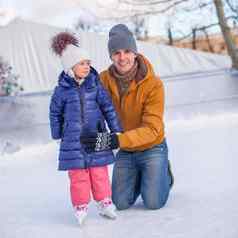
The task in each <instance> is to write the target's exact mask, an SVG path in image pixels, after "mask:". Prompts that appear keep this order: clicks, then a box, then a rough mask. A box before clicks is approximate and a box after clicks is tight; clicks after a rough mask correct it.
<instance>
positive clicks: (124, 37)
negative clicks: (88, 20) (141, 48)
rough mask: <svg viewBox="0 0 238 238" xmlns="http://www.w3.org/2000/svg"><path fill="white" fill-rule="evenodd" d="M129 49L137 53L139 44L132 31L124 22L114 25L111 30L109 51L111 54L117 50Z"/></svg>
mask: <svg viewBox="0 0 238 238" xmlns="http://www.w3.org/2000/svg"><path fill="white" fill-rule="evenodd" d="M122 49H127V50H131V51H133V52H134V53H137V46H136V41H135V38H134V37H133V34H132V32H131V31H130V30H129V29H128V27H127V26H126V25H124V24H118V25H115V26H113V27H112V29H111V30H110V32H109V40H108V51H109V54H110V56H111V55H112V54H113V53H114V52H116V51H117V50H122Z"/></svg>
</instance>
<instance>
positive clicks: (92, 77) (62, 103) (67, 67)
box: [50, 32, 121, 225]
mask: <svg viewBox="0 0 238 238" xmlns="http://www.w3.org/2000/svg"><path fill="white" fill-rule="evenodd" d="M51 46H52V49H53V51H54V52H55V54H56V55H57V56H58V57H59V58H60V59H61V62H62V66H63V71H62V72H61V74H60V75H59V80H58V86H56V88H55V90H54V93H53V96H52V98H51V103H50V127H51V134H52V138H53V139H60V140H61V142H60V151H59V167H58V168H59V170H67V171H68V175H69V179H70V193H71V201H72V205H73V207H74V210H75V215H76V218H77V220H78V223H79V224H80V225H81V224H82V223H83V222H84V220H85V218H86V215H87V210H88V204H89V202H90V193H91V192H92V195H93V198H94V200H95V201H97V204H98V209H99V214H100V215H103V216H106V217H108V218H111V219H115V218H116V213H115V207H114V205H113V204H112V201H111V186H110V181H109V175H108V168H107V165H108V164H111V163H113V162H114V159H115V158H114V155H113V152H112V150H110V149H108V150H104V151H102V152H93V153H87V151H85V148H84V146H83V145H82V144H81V143H80V135H81V134H82V133H84V132H87V133H88V132H92V133H95V132H98V131H99V132H102V134H103V132H106V125H105V122H104V121H105V120H106V122H107V124H108V127H109V129H110V130H111V131H112V132H114V133H117V132H120V131H121V127H120V123H119V121H118V119H117V115H116V112H115V110H114V107H113V105H112V102H111V99H110V97H109V95H108V94H107V92H106V91H105V89H104V88H103V86H102V85H101V83H100V81H99V76H98V73H97V71H96V70H95V69H94V68H93V67H92V66H91V62H90V60H89V59H90V57H89V54H88V52H87V51H86V50H85V49H82V48H81V47H79V43H78V39H77V38H76V37H75V36H74V35H73V34H71V33H68V32H61V33H59V34H57V35H56V36H55V37H54V38H53V40H52V45H51ZM112 143H118V141H114V142H112Z"/></svg>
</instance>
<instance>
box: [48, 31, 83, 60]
mask: <svg viewBox="0 0 238 238" xmlns="http://www.w3.org/2000/svg"><path fill="white" fill-rule="evenodd" d="M78 43H79V42H78V39H77V38H76V37H75V36H74V35H73V34H71V33H69V32H60V33H59V34H57V35H56V36H54V37H53V39H52V44H51V48H52V50H53V51H54V53H55V54H56V55H59V56H62V53H63V51H64V50H65V48H66V47H67V45H70V44H72V45H75V46H78Z"/></svg>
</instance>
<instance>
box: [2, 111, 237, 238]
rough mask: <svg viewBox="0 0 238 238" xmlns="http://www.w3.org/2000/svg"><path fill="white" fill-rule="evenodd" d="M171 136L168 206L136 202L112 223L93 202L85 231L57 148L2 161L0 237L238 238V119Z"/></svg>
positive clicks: (25, 151) (171, 128)
mask: <svg viewBox="0 0 238 238" xmlns="http://www.w3.org/2000/svg"><path fill="white" fill-rule="evenodd" d="M166 130H167V141H168V145H169V150H170V151H169V157H170V160H171V163H172V167H173V172H174V175H175V185H174V187H173V189H172V191H171V194H170V197H169V200H168V203H167V205H166V206H165V207H164V208H163V209H160V210H156V211H148V210H145V209H144V208H143V206H142V203H141V201H140V200H138V202H137V203H136V205H135V206H134V207H132V208H131V209H128V210H126V211H120V212H118V219H117V220H115V221H111V220H106V219H104V218H102V217H100V216H99V215H98V214H97V210H96V207H95V204H93V203H92V204H91V207H90V210H89V217H88V219H87V221H86V224H85V226H84V227H83V228H79V227H78V225H77V223H76V220H75V218H74V216H73V211H72V208H71V204H70V199H69V188H68V177H67V174H66V173H65V172H59V171H57V170H56V168H57V160H56V157H57V152H56V151H57V146H58V145H57V144H56V143H55V142H52V143H50V144H46V145H35V146H31V147H24V148H22V149H21V150H20V151H18V152H16V153H14V154H6V155H2V156H1V155H0V185H1V189H0V237H1V238H23V237H24V238H28V237H29V238H38V237H39V238H42V237H44V238H47V237H49V238H52V237H58V238H61V237H62V238H63V237H70V238H74V237H77V238H79V237H82V238H99V237H103V238H107V237H108V238H112V237H120V238H121V237H126V238H127V237H130V238H147V237H149V238H160V237H161V238H167V237H168V238H170V237H171V238H211V237H216V238H237V237H238V173H237V169H238V146H237V143H238V142H237V141H238V140H237V138H238V114H229V113H227V114H222V115H214V116H212V117H206V116H200V117H199V118H194V119H190V120H179V121H168V122H167V128H166Z"/></svg>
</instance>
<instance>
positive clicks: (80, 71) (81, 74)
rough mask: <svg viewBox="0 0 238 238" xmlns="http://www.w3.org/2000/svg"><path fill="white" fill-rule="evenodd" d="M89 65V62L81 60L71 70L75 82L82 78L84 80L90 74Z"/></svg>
mask: <svg viewBox="0 0 238 238" xmlns="http://www.w3.org/2000/svg"><path fill="white" fill-rule="evenodd" d="M90 65H91V61H90V60H81V61H80V62H79V63H77V64H76V65H75V66H74V67H73V68H72V70H73V72H74V75H75V80H76V81H79V80H81V79H82V78H85V77H87V76H88V74H89V72H90Z"/></svg>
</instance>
